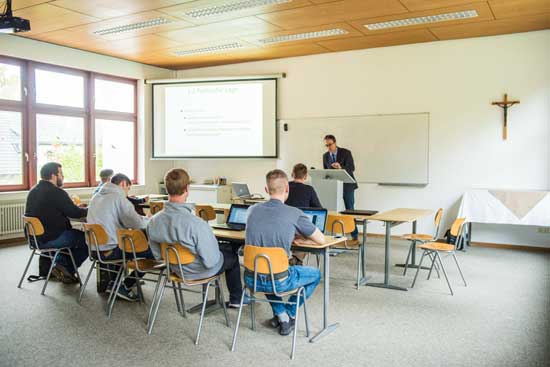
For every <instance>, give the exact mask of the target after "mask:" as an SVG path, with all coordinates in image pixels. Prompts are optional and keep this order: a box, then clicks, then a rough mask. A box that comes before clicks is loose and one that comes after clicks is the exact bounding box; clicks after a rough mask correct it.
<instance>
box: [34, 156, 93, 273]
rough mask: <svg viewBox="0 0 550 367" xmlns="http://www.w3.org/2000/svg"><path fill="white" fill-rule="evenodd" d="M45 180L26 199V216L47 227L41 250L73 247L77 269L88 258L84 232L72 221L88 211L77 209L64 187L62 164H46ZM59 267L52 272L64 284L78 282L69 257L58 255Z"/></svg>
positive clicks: (39, 239) (41, 170)
mask: <svg viewBox="0 0 550 367" xmlns="http://www.w3.org/2000/svg"><path fill="white" fill-rule="evenodd" d="M40 177H41V178H42V179H41V180H40V181H39V182H38V184H36V186H34V187H33V188H32V189H31V190H30V191H29V195H28V196H27V202H26V206H25V215H26V216H30V217H37V218H38V219H40V221H41V222H42V225H43V226H44V234H43V235H42V236H38V237H37V240H38V246H39V247H41V248H59V247H70V248H71V251H72V254H73V257H74V260H75V263H76V266H77V267H80V265H81V264H82V263H83V262H84V260H86V258H87V257H88V249H87V247H86V241H85V240H84V233H83V232H81V231H78V230H75V229H72V227H71V222H70V220H69V218H84V217H86V214H87V209H85V208H80V207H78V206H76V205H75V204H74V203H73V201H72V200H71V198H70V197H69V195H68V194H67V192H66V191H65V190H63V189H62V188H61V187H62V186H63V171H62V169H61V164H59V163H56V162H49V163H46V164H45V165H44V166H42V168H41V169H40ZM59 256H60V258H59V259H58V261H57V265H56V267H55V268H54V269H53V270H52V274H53V275H54V277H56V278H58V279H59V280H61V281H63V282H65V283H72V282H75V281H77V279H76V278H75V271H76V269H74V266H73V264H72V262H71V259H70V257H68V256H66V255H59Z"/></svg>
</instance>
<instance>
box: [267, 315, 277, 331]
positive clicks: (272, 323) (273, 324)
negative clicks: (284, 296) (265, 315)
mask: <svg viewBox="0 0 550 367" xmlns="http://www.w3.org/2000/svg"><path fill="white" fill-rule="evenodd" d="M279 324H280V323H279V318H278V317H277V316H273V317H272V318H271V319H270V320H269V326H271V327H272V328H274V329H277V328H278V327H279Z"/></svg>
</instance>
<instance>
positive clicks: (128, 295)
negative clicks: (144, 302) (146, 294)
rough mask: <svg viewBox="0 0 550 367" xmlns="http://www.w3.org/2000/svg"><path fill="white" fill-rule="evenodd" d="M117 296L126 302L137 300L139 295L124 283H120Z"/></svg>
mask: <svg viewBox="0 0 550 367" xmlns="http://www.w3.org/2000/svg"><path fill="white" fill-rule="evenodd" d="M117 297H118V298H122V299H123V300H125V301H128V302H137V301H138V300H139V297H138V296H137V295H135V294H134V293H133V292H132V291H131V290H129V289H126V287H125V286H124V285H121V286H120V287H119V288H118V292H117Z"/></svg>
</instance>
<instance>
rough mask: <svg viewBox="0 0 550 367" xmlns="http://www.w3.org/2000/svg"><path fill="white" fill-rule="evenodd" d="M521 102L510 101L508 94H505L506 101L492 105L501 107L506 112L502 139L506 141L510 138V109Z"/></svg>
mask: <svg viewBox="0 0 550 367" xmlns="http://www.w3.org/2000/svg"><path fill="white" fill-rule="evenodd" d="M518 103H519V101H509V100H508V94H506V93H505V94H504V101H500V102H493V103H491V104H492V105H494V106H495V105H496V106H499V107H500V108H502V109H503V110H504V130H502V138H503V139H504V140H506V138H508V108H510V107H512V106H513V105H515V104H518Z"/></svg>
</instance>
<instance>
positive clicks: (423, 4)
mask: <svg viewBox="0 0 550 367" xmlns="http://www.w3.org/2000/svg"><path fill="white" fill-rule="evenodd" d="M474 1H476V0H436V1H434V0H401V3H402V4H403V5H405V7H406V8H407V9H409V10H410V11H422V10H430V9H438V8H448V7H451V6H458V5H465V4H469V3H472V2H474Z"/></svg>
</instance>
